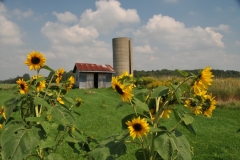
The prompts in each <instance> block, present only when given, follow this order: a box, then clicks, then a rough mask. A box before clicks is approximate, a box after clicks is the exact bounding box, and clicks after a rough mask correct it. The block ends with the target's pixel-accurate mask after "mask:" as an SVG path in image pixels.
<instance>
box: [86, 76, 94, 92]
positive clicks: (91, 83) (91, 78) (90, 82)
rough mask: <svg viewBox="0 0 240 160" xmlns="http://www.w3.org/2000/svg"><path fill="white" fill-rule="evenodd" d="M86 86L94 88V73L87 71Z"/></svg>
mask: <svg viewBox="0 0 240 160" xmlns="http://www.w3.org/2000/svg"><path fill="white" fill-rule="evenodd" d="M86 88H94V74H93V73H87V77H86Z"/></svg>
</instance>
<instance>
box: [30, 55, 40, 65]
mask: <svg viewBox="0 0 240 160" xmlns="http://www.w3.org/2000/svg"><path fill="white" fill-rule="evenodd" d="M31 62H32V63H33V64H39V62H40V58H38V57H32V59H31Z"/></svg>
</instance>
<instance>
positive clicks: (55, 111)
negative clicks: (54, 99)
mask: <svg viewBox="0 0 240 160" xmlns="http://www.w3.org/2000/svg"><path fill="white" fill-rule="evenodd" d="M51 115H52V117H53V119H54V120H56V121H57V122H58V123H60V124H62V125H63V126H66V125H71V126H72V125H75V124H76V119H75V118H74V116H73V114H72V113H71V112H70V111H69V110H68V109H66V108H65V107H63V106H57V105H56V106H55V107H52V113H51Z"/></svg>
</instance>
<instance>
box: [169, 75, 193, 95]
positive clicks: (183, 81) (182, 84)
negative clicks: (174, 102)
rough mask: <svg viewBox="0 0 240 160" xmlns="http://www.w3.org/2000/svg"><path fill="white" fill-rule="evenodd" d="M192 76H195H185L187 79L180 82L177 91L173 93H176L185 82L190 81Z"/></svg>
mask: <svg viewBox="0 0 240 160" xmlns="http://www.w3.org/2000/svg"><path fill="white" fill-rule="evenodd" d="M191 78H194V76H189V77H187V78H185V79H184V80H183V82H182V83H180V84H179V85H178V86H177V88H176V89H175V91H174V92H173V94H175V93H176V92H177V90H178V88H180V87H181V85H183V84H184V83H185V82H187V81H188V80H189V79H191Z"/></svg>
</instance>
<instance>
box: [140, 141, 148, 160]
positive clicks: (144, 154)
mask: <svg viewBox="0 0 240 160" xmlns="http://www.w3.org/2000/svg"><path fill="white" fill-rule="evenodd" d="M139 140H140V142H141V146H142V150H143V156H144V159H145V160H147V157H146V153H145V149H144V145H143V139H142V138H139Z"/></svg>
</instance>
